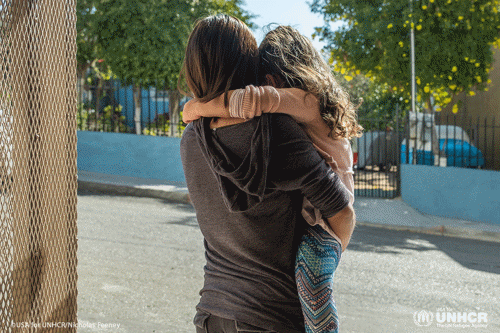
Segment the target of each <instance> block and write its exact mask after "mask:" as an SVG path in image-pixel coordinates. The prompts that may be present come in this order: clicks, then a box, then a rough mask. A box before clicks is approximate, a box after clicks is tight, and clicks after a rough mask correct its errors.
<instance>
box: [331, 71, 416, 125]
mask: <svg viewBox="0 0 500 333" xmlns="http://www.w3.org/2000/svg"><path fill="white" fill-rule="evenodd" d="M334 75H335V78H336V80H337V81H338V82H339V84H340V85H341V86H343V87H344V88H345V89H346V90H347V91H348V92H349V95H350V98H351V101H352V102H353V103H354V104H355V105H358V106H359V108H358V110H357V114H358V119H359V121H360V124H361V126H363V128H364V129H365V131H370V130H382V131H385V130H386V128H387V127H392V128H395V127H396V125H397V121H399V123H400V124H402V123H403V121H404V117H405V114H406V112H407V111H408V110H409V105H408V104H406V103H404V97H403V96H401V94H397V93H394V92H393V91H391V90H390V89H388V87H387V85H383V84H377V83H375V82H372V81H371V80H370V79H369V78H368V77H366V76H364V75H362V74H359V75H355V76H354V77H352V78H351V79H350V80H346V79H345V77H344V75H342V74H340V73H337V72H335V71H334ZM398 108H399V120H396V118H397V114H398V113H397V112H398V111H397V110H398Z"/></svg>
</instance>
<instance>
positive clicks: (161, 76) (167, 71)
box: [92, 0, 252, 89]
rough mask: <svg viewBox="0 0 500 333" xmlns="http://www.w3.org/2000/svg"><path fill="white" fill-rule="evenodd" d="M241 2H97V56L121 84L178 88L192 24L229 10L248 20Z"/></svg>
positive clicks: (94, 23)
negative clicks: (200, 18)
mask: <svg viewBox="0 0 500 333" xmlns="http://www.w3.org/2000/svg"><path fill="white" fill-rule="evenodd" d="M241 4H242V1H241V0H232V1H220V0H199V1H196V2H193V1H190V0H175V1H174V0H100V1H96V2H95V3H94V5H95V12H94V13H93V14H92V17H93V21H92V22H93V23H92V31H93V33H94V35H95V38H96V45H97V47H96V50H97V56H98V57H99V58H102V59H105V60H106V63H107V64H109V65H110V67H111V70H112V71H113V73H115V74H116V75H117V76H118V78H120V80H121V81H122V82H123V83H125V84H131V83H132V82H134V83H136V84H140V85H142V86H149V85H157V84H158V85H161V86H167V87H169V89H175V88H176V86H177V79H178V74H179V71H180V69H181V66H182V61H183V58H184V51H185V47H186V43H187V38H188V36H189V33H190V32H191V30H192V26H193V24H194V22H195V20H196V19H197V18H199V17H202V16H206V15H209V14H215V13H219V12H228V13H230V14H233V15H236V16H239V17H241V18H243V19H244V20H246V21H247V22H248V20H250V19H251V18H252V15H250V14H248V13H247V12H245V11H244V10H242V9H241V8H240V5H241Z"/></svg>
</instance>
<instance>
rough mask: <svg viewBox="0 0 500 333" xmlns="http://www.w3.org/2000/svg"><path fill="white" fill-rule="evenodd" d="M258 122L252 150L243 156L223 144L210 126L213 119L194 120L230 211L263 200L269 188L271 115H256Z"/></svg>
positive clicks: (200, 142) (252, 205)
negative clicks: (236, 154) (267, 185)
mask: <svg viewBox="0 0 500 333" xmlns="http://www.w3.org/2000/svg"><path fill="white" fill-rule="evenodd" d="M252 121H255V122H256V126H255V130H254V132H253V135H252V139H251V141H252V142H251V143H250V149H249V150H248V152H246V154H243V158H238V159H236V158H234V157H233V158H232V157H231V156H234V153H232V152H231V151H230V150H228V149H227V148H225V147H224V145H222V144H221V143H220V142H219V141H218V139H217V137H216V136H215V135H214V134H213V130H212V129H210V122H211V118H200V119H199V120H196V121H194V122H193V126H194V131H195V133H196V136H197V139H198V144H199V146H200V148H201V151H202V153H203V156H204V157H205V159H206V160H207V162H208V165H209V166H210V169H211V170H212V172H213V173H214V175H215V176H216V179H217V182H218V185H219V190H220V192H221V195H222V197H223V199H224V203H225V205H226V207H227V208H228V209H229V211H231V212H243V211H246V210H249V209H251V208H253V207H255V206H256V205H258V204H259V203H260V202H262V200H263V198H264V194H265V190H266V182H267V167H268V164H269V158H270V151H269V150H270V149H269V146H270V144H269V142H270V137H271V129H270V126H269V121H270V120H269V116H268V115H263V116H262V117H258V118H254V120H252ZM240 154H241V152H239V155H240Z"/></svg>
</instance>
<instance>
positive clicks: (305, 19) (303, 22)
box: [243, 0, 325, 49]
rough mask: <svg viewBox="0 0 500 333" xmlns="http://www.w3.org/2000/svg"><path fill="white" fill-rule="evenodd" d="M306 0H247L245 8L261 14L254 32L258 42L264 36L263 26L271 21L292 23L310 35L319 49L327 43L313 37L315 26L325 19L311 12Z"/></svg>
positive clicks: (321, 23) (320, 24)
mask: <svg viewBox="0 0 500 333" xmlns="http://www.w3.org/2000/svg"><path fill="white" fill-rule="evenodd" d="M307 2H310V1H305V0H245V5H244V6H243V8H245V9H246V10H248V11H249V12H251V13H253V14H256V15H259V17H257V18H256V19H254V22H255V23H256V24H257V25H258V26H259V28H257V29H256V30H255V31H254V33H255V37H256V38H257V42H258V43H260V42H261V40H262V39H263V38H264V35H265V32H264V31H263V29H262V28H263V27H264V26H265V25H267V24H269V23H278V24H283V25H290V26H292V27H294V28H296V29H297V30H298V31H300V32H301V33H302V34H303V35H304V36H307V37H309V38H310V39H311V40H312V41H313V44H314V46H315V47H316V48H317V49H321V48H322V47H323V46H324V45H325V44H324V43H322V42H319V40H318V38H316V39H312V38H311V35H312V34H313V33H314V27H318V26H322V25H323V19H322V17H321V16H320V15H318V14H314V13H312V12H311V8H310V6H309V5H308V4H307Z"/></svg>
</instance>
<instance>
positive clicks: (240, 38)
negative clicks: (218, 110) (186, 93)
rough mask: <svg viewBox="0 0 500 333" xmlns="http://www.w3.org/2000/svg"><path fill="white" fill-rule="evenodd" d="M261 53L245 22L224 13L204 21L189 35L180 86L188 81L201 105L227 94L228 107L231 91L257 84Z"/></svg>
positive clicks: (225, 101)
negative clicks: (183, 81) (229, 92)
mask: <svg viewBox="0 0 500 333" xmlns="http://www.w3.org/2000/svg"><path fill="white" fill-rule="evenodd" d="M258 52H259V49H258V47H257V41H256V40H255V37H254V35H253V34H252V32H251V31H250V29H249V28H248V27H247V25H246V24H245V23H243V22H242V21H241V20H239V19H237V18H235V17H232V16H228V15H223V14H220V15H215V16H209V17H206V18H204V19H201V20H199V21H198V22H197V23H196V25H195V27H194V29H193V31H192V32H191V35H190V36H189V40H188V44H187V47H186V56H185V58H184V64H183V66H182V69H181V73H180V77H179V87H180V82H181V80H182V79H184V80H185V81H186V84H187V87H188V88H189V90H190V91H191V94H192V96H193V97H195V98H197V99H198V100H199V101H200V102H208V101H210V100H212V99H214V98H216V97H218V96H220V95H221V94H223V93H224V94H225V98H224V103H225V104H226V107H227V106H228V105H229V101H228V96H227V92H228V91H229V90H233V89H239V88H244V87H245V86H247V85H250V84H256V83H257V65H258ZM180 90H181V89H180ZM181 91H182V90H181Z"/></svg>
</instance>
